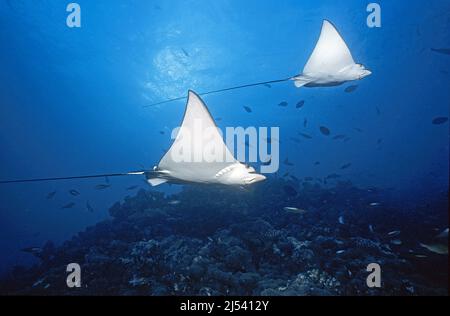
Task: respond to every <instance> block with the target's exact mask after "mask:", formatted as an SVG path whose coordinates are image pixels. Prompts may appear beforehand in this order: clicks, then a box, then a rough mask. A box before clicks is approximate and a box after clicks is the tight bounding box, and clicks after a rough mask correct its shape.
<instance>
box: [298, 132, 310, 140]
mask: <svg viewBox="0 0 450 316" xmlns="http://www.w3.org/2000/svg"><path fill="white" fill-rule="evenodd" d="M298 134H299V135H300V136H302V137H304V138H307V139H311V138H312V136H311V135H308V134H305V133H298Z"/></svg>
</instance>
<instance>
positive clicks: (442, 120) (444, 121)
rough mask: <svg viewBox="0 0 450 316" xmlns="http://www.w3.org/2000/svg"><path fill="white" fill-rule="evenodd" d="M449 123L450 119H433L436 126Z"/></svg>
mask: <svg viewBox="0 0 450 316" xmlns="http://www.w3.org/2000/svg"><path fill="white" fill-rule="evenodd" d="M447 122H448V117H436V118H435V119H433V121H432V123H433V124H434V125H441V124H444V123H447Z"/></svg>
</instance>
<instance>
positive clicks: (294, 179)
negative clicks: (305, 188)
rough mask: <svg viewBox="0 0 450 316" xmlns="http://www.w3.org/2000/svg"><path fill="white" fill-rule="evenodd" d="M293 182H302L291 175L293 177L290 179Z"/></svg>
mask: <svg viewBox="0 0 450 316" xmlns="http://www.w3.org/2000/svg"><path fill="white" fill-rule="evenodd" d="M290 178H291V179H292V180H293V181H295V182H298V181H300V180H299V179H298V178H297V177H296V176H294V175H291V177H290Z"/></svg>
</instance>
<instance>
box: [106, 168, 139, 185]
mask: <svg viewBox="0 0 450 316" xmlns="http://www.w3.org/2000/svg"><path fill="white" fill-rule="evenodd" d="M144 169H145V168H144ZM105 182H106V183H109V178H108V177H105Z"/></svg>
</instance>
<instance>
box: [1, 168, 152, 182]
mask: <svg viewBox="0 0 450 316" xmlns="http://www.w3.org/2000/svg"><path fill="white" fill-rule="evenodd" d="M146 172H148V171H143V170H140V171H131V172H123V173H106V174H95V175H81V176H69V177H49V178H33V179H14V180H0V184H7V183H27V182H43V181H59V180H76V179H93V178H104V177H122V176H132V175H143V174H145V173H146Z"/></svg>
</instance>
